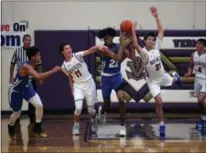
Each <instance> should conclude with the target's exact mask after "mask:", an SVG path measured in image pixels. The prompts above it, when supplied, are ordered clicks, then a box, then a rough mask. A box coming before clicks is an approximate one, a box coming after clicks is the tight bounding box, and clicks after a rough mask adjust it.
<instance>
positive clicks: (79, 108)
mask: <svg viewBox="0 0 206 153" xmlns="http://www.w3.org/2000/svg"><path fill="white" fill-rule="evenodd" d="M81 112H82V100H81V101H79V102H78V101H75V112H74V113H75V114H76V115H77V116H79V115H80V114H81Z"/></svg>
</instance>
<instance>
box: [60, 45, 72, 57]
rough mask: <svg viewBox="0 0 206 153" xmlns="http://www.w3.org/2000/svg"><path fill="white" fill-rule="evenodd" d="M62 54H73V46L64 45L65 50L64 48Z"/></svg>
mask: <svg viewBox="0 0 206 153" xmlns="http://www.w3.org/2000/svg"><path fill="white" fill-rule="evenodd" d="M62 54H63V55H64V56H67V57H69V56H72V48H71V46H70V45H66V46H64V50H63V52H62Z"/></svg>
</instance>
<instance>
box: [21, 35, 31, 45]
mask: <svg viewBox="0 0 206 153" xmlns="http://www.w3.org/2000/svg"><path fill="white" fill-rule="evenodd" d="M23 43H24V47H26V48H29V47H30V46H31V37H30V36H26V37H25V39H24V41H23Z"/></svg>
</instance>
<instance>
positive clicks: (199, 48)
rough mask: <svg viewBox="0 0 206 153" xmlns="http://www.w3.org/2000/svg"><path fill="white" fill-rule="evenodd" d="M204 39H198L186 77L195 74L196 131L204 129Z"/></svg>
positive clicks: (205, 75)
mask: <svg viewBox="0 0 206 153" xmlns="http://www.w3.org/2000/svg"><path fill="white" fill-rule="evenodd" d="M205 47H206V39H198V40H197V44H196V51H195V52H194V53H193V54H192V56H191V60H190V65H189V68H188V72H187V73H186V74H185V76H186V77H189V76H192V74H193V73H194V74H195V82H194V94H195V96H196V97H197V98H198V104H199V106H200V114H201V121H200V122H198V123H197V124H196V128H197V129H201V128H202V127H204V126H205V127H206V103H205V98H206V48H205Z"/></svg>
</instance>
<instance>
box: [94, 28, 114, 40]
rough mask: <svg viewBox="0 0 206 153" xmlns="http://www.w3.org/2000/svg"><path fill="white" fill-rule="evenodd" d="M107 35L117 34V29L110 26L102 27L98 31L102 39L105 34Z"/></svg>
mask: <svg viewBox="0 0 206 153" xmlns="http://www.w3.org/2000/svg"><path fill="white" fill-rule="evenodd" d="M106 35H108V36H112V37H114V36H116V31H115V29H114V28H111V27H108V28H105V29H102V30H100V31H99V32H98V37H99V38H100V39H102V38H104V36H106Z"/></svg>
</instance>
